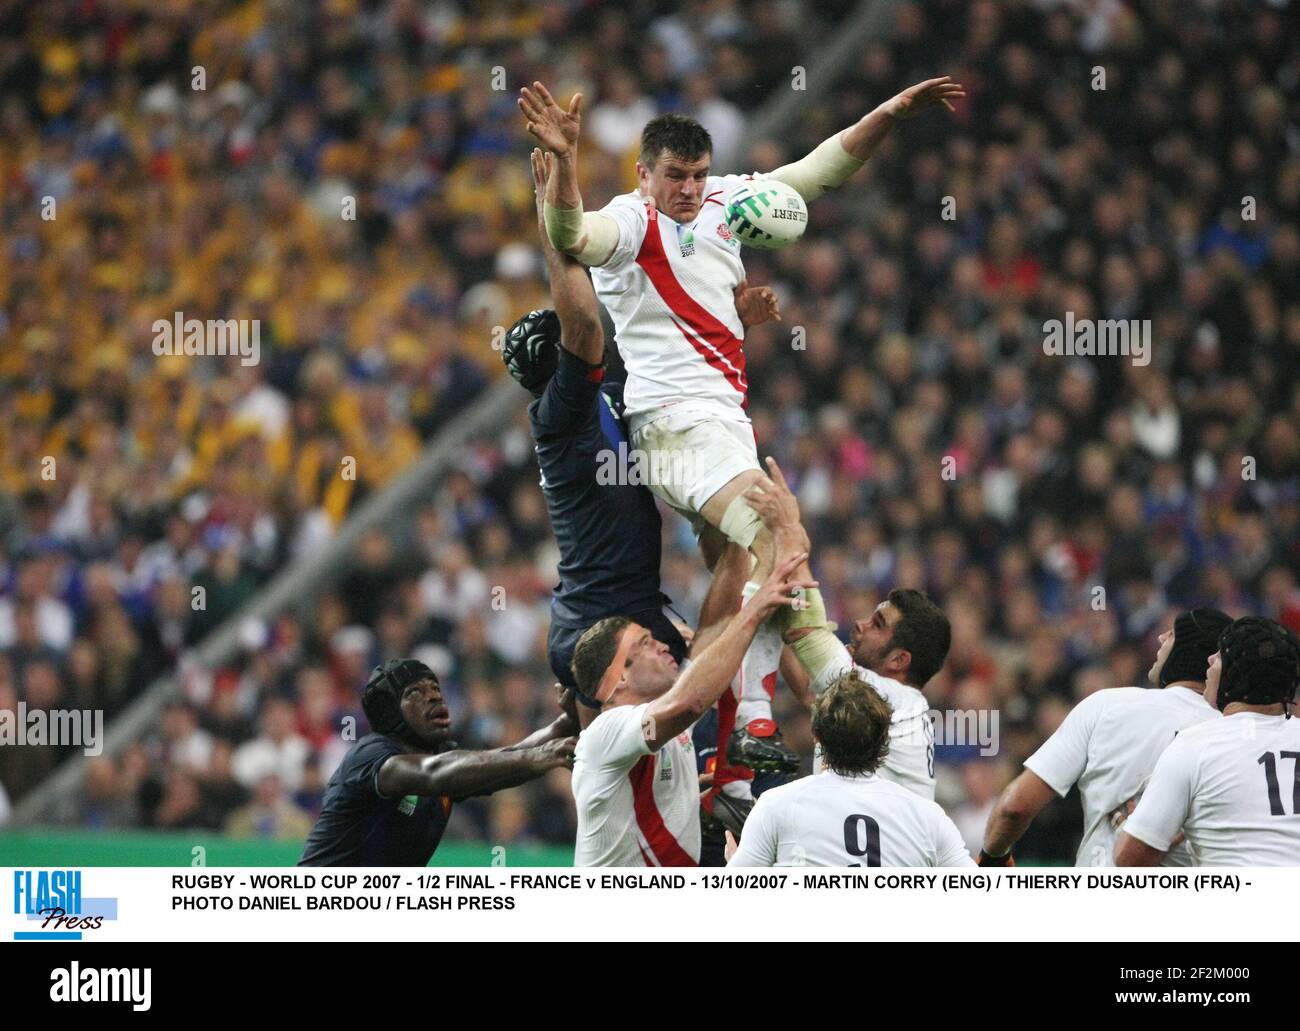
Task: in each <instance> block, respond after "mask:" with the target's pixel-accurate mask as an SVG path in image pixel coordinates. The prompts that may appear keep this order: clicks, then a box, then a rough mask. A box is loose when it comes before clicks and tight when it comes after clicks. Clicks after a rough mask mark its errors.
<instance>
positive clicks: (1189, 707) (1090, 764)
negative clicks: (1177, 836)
mask: <svg viewBox="0 0 1300 1031" xmlns="http://www.w3.org/2000/svg"><path fill="white" fill-rule="evenodd" d="M1218 718H1219V713H1218V710H1217V709H1214V708H1213V707H1212V706H1211V705H1210V703H1209V702H1207V701H1206V700H1205V699H1204V698H1203V697H1202V696H1201V695H1200V694H1199V693H1198V692H1196V691H1193V690H1191V689H1189V688H1186V687H1166V688H1160V689H1157V688H1142V687H1112V688H1107V689H1106V690H1104V691H1097V692H1095V693H1093V694H1090V695H1088V696H1087V697H1086V698H1084V699H1083V701H1081V702H1080V703H1079V704H1078V705H1076V706H1075V707H1074V708H1073V709H1071V710H1070V714H1069V715H1068V716H1066V717H1065V719H1064V721H1062V723H1061V725H1060V726H1059V727H1057V728H1056V733H1054V734H1053V735H1052V736H1051V737H1049V738H1048V739H1047V740H1046V741H1045V742H1044V743H1043V745H1042V747H1041V748H1039V749H1038V751H1036V752H1035V753H1034V754H1033V755H1031V756H1030V757H1029V758H1028V759H1026V760H1025V768H1026V769H1028V770H1032V771H1033V772H1034V773H1036V774H1038V776H1040V777H1042V778H1043V780H1044V781H1046V782H1047V785H1048V787H1050V788H1051V789H1052V790H1053V791H1055V792H1056V793H1057V794H1058V795H1060V796H1061V797H1062V798H1064V797H1065V796H1066V795H1067V794H1068V793H1069V791H1070V787H1071V785H1073V784H1076V783H1077V784H1078V785H1079V794H1080V796H1082V799H1083V840H1082V841H1081V842H1080V843H1079V852H1078V855H1076V856H1075V859H1074V865H1075V866H1114V865H1115V830H1114V828H1113V827H1112V825H1111V813H1113V812H1115V810H1116V809H1119V808H1120V807H1121V806H1123V805H1124V804H1125V803H1126V802H1127V801H1128V800H1129V799H1131V798H1136V797H1137V796H1138V795H1139V794H1141V792H1142V789H1143V788H1144V787H1145V786H1146V782H1147V781H1148V780H1149V779H1150V777H1151V771H1152V770H1153V769H1155V766H1156V760H1157V759H1159V758H1160V753H1161V752H1163V751H1164V750H1165V749H1166V748H1167V747H1169V745H1170V744H1171V743H1172V742H1173V740H1174V736H1175V735H1176V734H1178V733H1179V732H1180V731H1183V730H1186V729H1187V728H1188V727H1191V726H1195V725H1196V724H1198V723H1203V722H1205V721H1206V720H1217V719H1218ZM1191 861H1192V860H1191V856H1190V855H1189V854H1188V852H1187V850H1186V849H1185V848H1181V847H1180V848H1177V849H1174V850H1172V851H1171V852H1170V854H1169V858H1168V859H1167V860H1166V861H1165V865H1166V866H1188V865H1190V864H1191Z"/></svg>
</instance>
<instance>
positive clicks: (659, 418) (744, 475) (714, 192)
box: [519, 76, 965, 769]
mask: <svg viewBox="0 0 1300 1031" xmlns="http://www.w3.org/2000/svg"><path fill="white" fill-rule="evenodd" d="M964 95H965V94H964V92H963V90H962V87H961V86H960V85H959V84H957V83H954V82H953V81H952V80H951V79H950V78H948V77H946V76H945V77H943V78H938V79H930V80H927V81H926V82H922V83H919V84H917V85H916V86H912V87H910V88H909V89H906V90H904V91H903V92H902V93H899V94H898V95H897V96H895V97H893V98H891V99H890V100H888V101H886V102H885V103H883V104H881V105H880V106H879V107H878V108H876V109H875V110H874V111H872V112H870V113H869V114H867V115H866V116H865V117H863V118H862V119H860V120H859V121H858V122H856V123H854V124H853V125H852V126H849V127H848V128H847V129H845V130H843V131H842V132H839V133H836V134H835V135H834V136H832V137H831V138H829V139H827V140H826V141H824V142H823V143H821V144H820V145H819V146H818V147H816V148H815V149H814V150H813V151H812V152H811V153H810V154H808V155H806V156H805V157H803V158H801V159H800V160H798V161H795V162H793V163H791V164H788V165H783V166H781V167H780V168H777V169H775V170H773V171H772V172H770V173H767V174H768V176H770V177H772V178H775V179H779V180H781V181H782V182H785V183H787V184H788V185H790V186H792V187H794V189H795V190H797V191H798V192H799V193H800V194H801V195H802V196H803V198H804V199H805V200H806V201H811V200H814V199H815V198H817V197H819V196H821V195H822V194H823V193H825V192H826V191H827V190H829V189H833V188H835V187H837V186H839V185H840V184H841V183H843V182H844V181H845V180H847V179H848V178H849V176H850V175H852V174H853V173H854V172H855V171H857V170H858V169H859V168H861V167H862V165H863V163H864V162H865V161H866V160H867V159H868V158H869V157H870V156H871V154H872V152H873V151H874V150H875V149H876V148H877V147H878V146H879V145H880V142H881V141H882V140H883V139H884V138H885V136H887V135H888V133H889V131H890V130H891V129H892V128H893V126H894V123H895V122H897V121H900V120H903V119H907V118H911V117H914V116H915V115H917V114H919V113H921V112H923V111H925V110H928V109H930V108H933V107H937V106H939V105H943V106H946V107H948V108H949V109H950V110H951V108H952V104H951V101H953V100H956V99H959V98H960V97H963V96H964ZM519 106H520V109H521V110H522V111H523V114H524V116H525V118H526V120H527V128H528V131H529V132H530V133H531V134H532V135H533V136H534V137H535V138H536V139H537V140H538V142H540V143H541V144H542V146H543V147H544V148H545V149H547V150H548V151H550V152H551V153H553V154H554V155H555V157H556V161H557V165H556V175H554V176H553V177H551V179H550V181H549V183H548V187H547V196H546V206H545V220H546V227H547V231H548V233H549V235H550V239H551V241H552V242H553V243H554V244H555V246H556V247H557V248H558V249H559V250H561V251H563V252H565V253H566V254H571V255H573V256H575V257H577V258H578V259H579V260H580V261H581V262H583V263H584V264H586V265H590V266H592V268H593V282H594V284H595V288H596V293H597V295H598V296H599V298H600V300H601V301H602V302H603V303H604V305H605V306H606V308H607V309H608V310H609V313H610V316H611V317H612V319H613V321H614V327H615V340H616V342H617V345H618V348H619V352H620V354H621V355H622V358H623V361H624V364H625V365H626V366H627V372H628V379H627V387H626V391H625V394H624V400H625V405H626V418H627V422H628V429H629V435H630V438H631V444H632V448H633V449H634V450H635V451H638V452H640V453H643V454H645V455H647V456H649V458H650V460H651V465H652V467H653V468H657V469H660V470H668V472H669V475H664V476H660V477H656V481H655V482H653V483H652V484H651V485H650V486H651V489H652V490H653V491H654V492H655V493H656V494H657V495H658V496H659V497H661V498H662V499H663V500H664V501H665V502H666V503H667V504H669V505H671V506H672V507H673V508H675V509H676V510H677V511H678V512H680V513H682V514H683V515H684V516H685V517H686V518H688V519H690V520H691V521H692V523H693V525H694V526H695V528H696V531H697V532H698V533H700V535H701V538H702V541H704V540H705V539H706V538H707V537H708V536H711V535H709V534H707V533H706V532H705V527H706V526H707V527H712V528H713V529H714V534H713V536H716V533H717V532H719V531H720V532H721V534H722V535H724V536H725V537H726V538H727V539H729V540H731V541H734V542H736V543H738V544H739V545H741V546H742V547H745V548H747V549H749V550H750V551H752V552H753V553H754V555H755V556H756V557H762V556H764V555H766V556H767V557H768V558H769V560H770V557H771V550H772V541H771V538H770V536H769V535H768V534H767V533H766V532H765V531H764V529H763V525H762V522H761V521H760V520H759V519H758V517H757V516H756V515H755V514H754V512H753V511H752V510H751V509H750V508H749V506H748V505H746V504H745V502H744V498H743V494H744V492H745V491H746V490H747V489H749V488H751V487H753V486H755V485H756V484H761V483H763V481H764V479H765V477H764V475H763V472H762V470H761V468H760V466H759V464H758V454H757V448H756V442H755V439H754V433H753V427H752V425H751V424H750V421H749V417H748V415H747V414H746V406H747V401H748V390H749V387H748V382H747V380H746V375H745V357H744V353H743V350H742V338H743V332H744V330H743V327H742V325H741V320H740V317H739V315H738V314H737V311H736V305H735V302H734V299H733V294H734V291H735V290H736V288H737V287H739V286H741V285H742V284H743V283H744V282H745V270H744V265H743V264H742V262H741V257H740V241H739V240H737V239H736V238H735V237H734V235H733V234H732V233H730V231H728V230H727V226H726V222H725V218H724V203H723V202H724V199H725V198H726V197H727V195H728V194H729V193H730V192H731V191H732V190H733V189H734V188H735V187H737V186H739V185H741V184H742V183H743V182H745V181H746V178H747V177H744V176H739V175H726V176H717V175H711V174H710V171H711V169H710V162H711V157H712V141H711V139H710V137H709V134H708V132H706V131H705V129H704V128H703V127H702V126H701V125H700V124H699V123H698V122H696V121H694V120H693V119H690V118H687V117H685V116H682V115H673V114H669V115H661V116H659V117H657V118H655V119H653V120H651V121H650V122H649V123H647V125H646V126H645V128H644V130H643V131H642V136H641V151H640V160H639V161H638V162H637V176H638V179H639V183H638V188H637V189H636V190H635V191H633V192H631V193H627V194H624V195H622V196H620V197H616V198H615V199H614V200H613V201H611V202H610V203H609V204H608V205H607V206H606V207H604V208H603V209H601V210H600V211H594V212H584V210H583V204H582V195H581V192H580V190H579V187H578V169H577V155H578V138H579V135H580V129H581V120H582V118H581V115H582V95H581V94H575V95H574V97H573V99H572V101H571V103H570V105H569V108H568V110H567V111H566V110H564V109H563V108H561V107H560V106H559V105H558V104H557V103H556V102H555V100H554V99H553V98H552V96H551V94H550V93H549V92H548V91H547V89H546V87H545V86H543V85H542V84H541V83H534V84H533V88H532V89H528V88H525V89H523V90H521V91H520V99H519ZM748 178H753V176H750V177H748ZM657 456H665V457H664V458H663V459H662V460H661V459H659V458H657ZM720 551H721V549H720V548H719V547H717V546H716V544H712V545H706V548H705V552H706V556H707V555H708V554H710V553H714V554H716V553H718V552H720ZM780 653H781V640H780V637H779V635H778V634H777V633H776V631H775V628H772V627H768V628H765V629H763V630H761V631H760V632H759V635H758V637H757V638H756V639H755V643H754V648H753V650H752V651H751V653H750V656H749V657H748V659H747V661H746V663H745V672H744V677H743V679H742V683H741V692H740V700H739V704H738V706H737V710H736V712H735V716H734V721H735V723H736V726H737V727H738V728H739V729H738V730H737V736H736V738H735V739H734V740H733V741H732V742H730V744H731V746H732V747H731V748H729V755H731V756H733V757H734V758H735V759H736V760H739V761H741V762H747V763H748V764H749V765H751V766H752V767H753V768H755V769H758V768H760V767H761V765H762V757H763V756H771V755H773V753H774V752H775V751H776V749H775V748H774V747H773V746H774V745H775V744H777V743H778V742H779V736H778V735H776V734H775V733H774V732H773V731H774V725H773V724H772V722H771V715H772V710H771V692H772V691H773V690H774V689H775V682H776V676H775V675H776V671H777V667H778V663H779V660H780ZM751 721H762V722H761V723H753V724H752V725H753V726H754V728H755V729H757V728H759V727H761V728H762V731H761V733H762V735H763V737H762V739H761V740H760V739H759V738H758V737H757V736H755V735H754V734H753V733H749V734H747V733H746V728H748V727H750V726H751ZM778 768H779V764H778Z"/></svg>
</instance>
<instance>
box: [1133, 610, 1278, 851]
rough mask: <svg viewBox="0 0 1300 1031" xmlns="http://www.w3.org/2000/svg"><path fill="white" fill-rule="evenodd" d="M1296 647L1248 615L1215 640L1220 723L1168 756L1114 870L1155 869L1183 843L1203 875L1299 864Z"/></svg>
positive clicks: (1208, 695) (1213, 684)
mask: <svg viewBox="0 0 1300 1031" xmlns="http://www.w3.org/2000/svg"><path fill="white" fill-rule="evenodd" d="M1297 685H1300V640H1297V638H1296V635H1295V634H1293V633H1292V632H1291V631H1290V630H1287V629H1286V628H1285V627H1283V626H1281V625H1279V624H1278V623H1275V622H1273V621H1272V620H1271V619H1261V618H1259V617H1258V616H1247V617H1245V618H1243V619H1238V620H1236V621H1235V622H1233V623H1232V624H1231V625H1230V626H1229V627H1228V628H1227V629H1225V630H1224V631H1223V634H1222V635H1221V636H1220V637H1219V648H1218V651H1216V652H1215V653H1214V654H1213V655H1212V656H1211V657H1210V664H1209V668H1208V669H1207V670H1206V673H1205V700H1206V701H1207V702H1209V703H1210V705H1212V706H1213V707H1214V708H1216V709H1218V710H1219V712H1221V713H1223V718H1222V719H1217V720H1210V721H1208V722H1205V723H1201V724H1198V725H1197V726H1195V727H1189V728H1188V729H1187V730H1184V731H1183V732H1182V733H1181V734H1179V735H1178V737H1176V738H1174V741H1173V743H1172V744H1171V745H1170V746H1169V747H1168V748H1166V749H1165V750H1164V752H1163V753H1162V754H1161V756H1160V759H1159V761H1158V762H1157V763H1156V768H1155V771H1154V772H1153V773H1152V774H1151V782H1150V783H1149V784H1148V785H1147V789H1146V791H1144V792H1143V793H1142V799H1141V801H1140V802H1138V804H1137V808H1136V809H1135V810H1134V811H1133V815H1132V816H1130V817H1129V818H1128V820H1127V821H1126V822H1125V823H1124V826H1123V827H1122V828H1121V830H1120V834H1119V840H1118V841H1117V842H1116V845H1115V863H1116V865H1117V866H1158V865H1159V864H1161V863H1163V862H1164V861H1165V857H1166V856H1167V855H1168V853H1169V850H1170V849H1171V848H1172V847H1173V845H1174V842H1175V841H1176V840H1177V838H1178V835H1179V834H1182V835H1184V836H1185V837H1186V840H1187V847H1188V850H1189V851H1190V852H1191V855H1192V860H1193V862H1195V863H1196V864H1197V865H1199V866H1296V865H1300V720H1293V719H1292V718H1291V711H1290V709H1291V706H1292V705H1293V704H1294V703H1295V694H1296V687H1297Z"/></svg>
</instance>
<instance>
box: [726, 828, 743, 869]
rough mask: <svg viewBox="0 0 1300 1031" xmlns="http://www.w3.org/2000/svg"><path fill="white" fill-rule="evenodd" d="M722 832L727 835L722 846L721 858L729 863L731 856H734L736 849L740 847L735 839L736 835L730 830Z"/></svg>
mask: <svg viewBox="0 0 1300 1031" xmlns="http://www.w3.org/2000/svg"><path fill="white" fill-rule="evenodd" d="M723 833H724V834H726V835H727V843H726V845H724V846H723V848H722V858H723V859H725V860H726V861H727V862H728V863H730V862H731V857H732V856H734V855H735V854H736V850H737V849H739V848H740V843H739V842H738V841H736V836H735V835H734V834H732V833H731V831H723Z"/></svg>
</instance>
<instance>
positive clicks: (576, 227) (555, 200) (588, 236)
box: [519, 82, 618, 265]
mask: <svg viewBox="0 0 1300 1031" xmlns="http://www.w3.org/2000/svg"><path fill="white" fill-rule="evenodd" d="M519 110H521V111H522V112H523V113H524V117H525V118H526V119H527V126H526V127H527V129H528V132H529V133H530V134H532V136H533V137H534V138H535V139H536V140H537V142H538V143H540V144H541V145H542V146H543V147H544V148H545V149H546V150H547V151H549V152H550V153H551V154H553V155H554V156H555V174H554V175H552V176H550V178H549V179H548V182H547V189H546V199H545V208H544V221H545V223H546V231H547V235H548V236H549V237H550V240H551V243H553V244H554V245H555V247H556V249H558V250H560V251H563V252H564V253H565V254H570V255H572V256H573V257H575V258H577V259H578V260H579V261H581V262H582V263H583V264H584V265H603V264H605V262H607V261H609V259H610V258H611V257H613V256H614V250H615V248H617V246H618V226H617V224H616V223H615V222H614V220H613V219H612V218H610V217H609V216H608V215H602V214H600V212H594V211H593V212H585V213H584V212H583V210H582V190H581V189H580V188H579V186H578V137H579V135H581V131H582V94H581V93H575V94H574V95H573V99H572V100H571V101H570V102H569V110H568V111H565V110H564V109H563V108H562V107H560V105H559V104H557V103H556V102H555V98H554V97H552V96H551V94H550V91H549V90H547V88H546V87H545V86H543V85H542V84H541V83H540V82H534V83H533V88H532V89H529V88H528V87H527V86H525V87H524V88H523V89H521V90H520V91H519Z"/></svg>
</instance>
